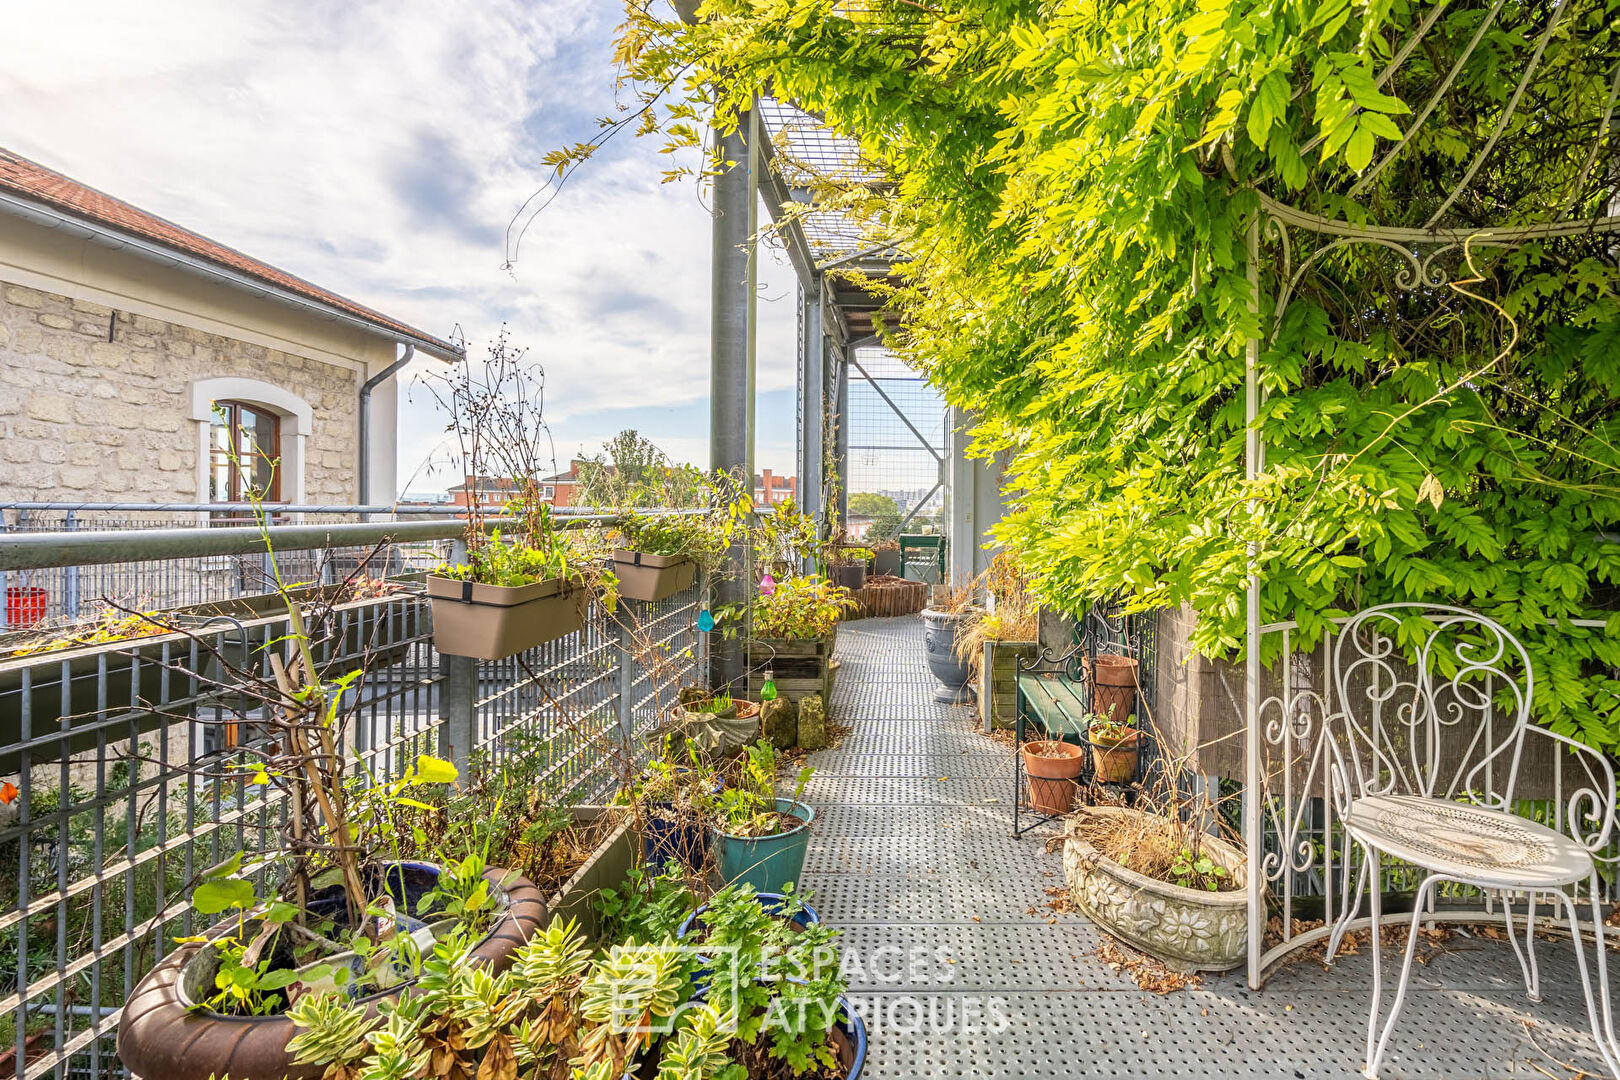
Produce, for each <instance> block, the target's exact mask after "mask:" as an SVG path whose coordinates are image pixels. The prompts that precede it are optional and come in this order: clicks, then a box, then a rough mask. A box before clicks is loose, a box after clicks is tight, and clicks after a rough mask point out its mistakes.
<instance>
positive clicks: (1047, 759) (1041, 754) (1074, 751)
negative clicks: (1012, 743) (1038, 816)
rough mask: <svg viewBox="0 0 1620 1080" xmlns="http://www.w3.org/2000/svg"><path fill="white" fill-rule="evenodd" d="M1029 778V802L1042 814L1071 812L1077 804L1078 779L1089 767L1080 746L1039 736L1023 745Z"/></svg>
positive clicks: (1026, 773) (1022, 750)
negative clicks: (1075, 803) (1086, 766)
mask: <svg viewBox="0 0 1620 1080" xmlns="http://www.w3.org/2000/svg"><path fill="white" fill-rule="evenodd" d="M1019 752H1020V753H1022V754H1023V756H1024V774H1025V776H1026V777H1027V778H1028V781H1029V802H1030V805H1031V806H1032V807H1034V808H1035V810H1036V811H1037V812H1038V813H1042V814H1067V813H1068V812H1069V811H1070V809H1072V808H1073V806H1074V796H1075V790H1076V785H1075V781H1076V780H1077V779H1078V778H1079V776H1080V773H1081V772H1082V771H1083V770H1084V769H1085V764H1086V759H1085V756H1084V754H1083V753H1082V752H1081V749H1080V747H1078V746H1075V745H1073V744H1072V743H1066V742H1063V741H1061V740H1053V739H1035V740H1031V741H1030V742H1027V743H1024V744H1023V745H1022V746H1021V747H1019Z"/></svg>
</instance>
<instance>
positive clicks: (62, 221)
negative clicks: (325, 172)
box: [0, 191, 465, 363]
mask: <svg viewBox="0 0 1620 1080" xmlns="http://www.w3.org/2000/svg"><path fill="white" fill-rule="evenodd" d="M0 210H6V211H9V212H11V213H15V214H16V215H17V216H18V217H21V218H24V219H26V220H29V221H32V222H34V223H35V224H38V225H43V226H44V227H46V228H48V229H67V230H69V231H70V232H76V233H79V234H80V235H82V236H84V237H86V238H88V239H90V240H93V241H95V242H96V243H99V244H103V245H105V246H107V247H111V248H128V249H129V250H131V251H133V252H135V253H136V254H138V255H141V256H143V257H145V258H149V259H153V260H155V261H157V262H163V263H168V264H169V265H171V266H176V267H179V268H180V269H182V270H187V271H190V272H192V273H196V274H202V275H203V276H205V277H210V278H213V279H214V280H215V281H217V282H219V283H221V284H223V285H227V286H230V287H231V288H234V289H239V290H241V291H244V292H247V293H249V294H251V295H252V296H254V297H256V298H258V299H261V300H271V301H274V302H277V303H281V304H285V305H288V306H290V307H295V308H299V309H301V310H303V311H306V312H310V313H313V314H315V315H318V316H320V317H321V318H324V319H329V320H331V321H333V322H340V323H345V324H347V325H349V326H353V327H355V328H356V329H359V330H363V331H365V332H366V333H368V334H374V335H381V336H384V337H390V338H393V339H395V340H398V339H399V338H401V337H405V338H407V339H408V340H409V343H410V344H412V345H416V346H419V347H420V348H421V349H422V351H423V352H425V353H427V354H428V355H430V356H436V357H438V358H439V359H441V360H448V361H451V362H452V363H453V362H455V361H458V360H462V359H464V358H465V354H463V353H459V352H456V351H455V350H454V349H447V348H446V347H445V345H444V343H442V342H439V341H436V340H434V339H432V338H429V337H425V336H423V337H418V336H415V335H409V334H404V333H403V332H401V331H399V330H396V329H393V328H390V327H385V326H381V325H379V324H377V323H374V322H371V321H369V320H367V319H362V318H361V317H359V316H358V315H353V314H351V313H349V312H347V311H343V310H341V309H339V308H334V307H331V306H330V305H327V304H323V303H321V302H320V301H318V300H312V299H310V298H309V297H307V296H302V295H300V294H298V293H295V292H293V291H291V290H290V289H283V288H279V287H277V286H275V285H272V284H270V283H269V282H266V281H260V280H259V279H257V278H254V277H251V276H249V275H247V274H243V273H238V272H237V271H234V270H230V269H227V268H226V267H223V266H219V265H217V264H216V263H211V262H209V261H208V260H206V259H201V258H198V257H197V256H195V255H190V254H187V253H186V252H183V251H176V250H174V249H172V248H168V247H165V246H163V245H162V244H158V243H155V242H153V241H149V240H143V239H141V238H140V237H136V236H131V235H129V234H127V233H124V232H121V231H119V230H118V229H114V228H111V227H110V226H106V225H101V224H98V223H97V222H94V221H87V220H85V219H84V218H80V217H75V216H74V215H72V214H68V213H65V212H63V211H59V210H55V209H52V208H51V207H49V206H46V205H43V204H41V203H37V202H35V201H33V200H32V199H26V198H23V197H22V196H19V195H15V194H13V193H11V192H9V191H0Z"/></svg>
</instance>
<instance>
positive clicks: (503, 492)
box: [444, 459, 584, 509]
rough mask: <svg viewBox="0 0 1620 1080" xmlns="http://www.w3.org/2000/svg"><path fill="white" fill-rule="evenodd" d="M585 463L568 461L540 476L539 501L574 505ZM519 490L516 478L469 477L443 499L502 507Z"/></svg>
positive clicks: (456, 503)
mask: <svg viewBox="0 0 1620 1080" xmlns="http://www.w3.org/2000/svg"><path fill="white" fill-rule="evenodd" d="M583 464H584V462H582V461H579V460H577V459H576V460H574V461H570V462H569V463H568V469H567V470H566V471H565V472H559V473H553V474H552V475H550V476H543V477H541V478H540V480H539V481H538V482H539V484H540V501H541V502H543V503H549V504H550V505H552V506H555V507H557V508H559V509H560V508H562V507H565V506H571V505H573V502H574V490H575V488H577V487H578V486H579V469H580V466H581V465H583ZM518 491H519V487H518V484H517V481H515V480H512V479H510V478H509V477H504V476H468V477H466V478H465V479H463V480H462V482H461V483H459V484H457V485H455V486H454V487H452V488H451V489H450V490H449V492H448V493H447V494H446V496H445V499H444V501H445V502H448V503H450V504H451V505H452V506H483V507H486V508H489V507H501V506H505V505H506V504H507V503H508V502H510V501H511V500H512V498H513V497H514V496H515V495H517V494H518Z"/></svg>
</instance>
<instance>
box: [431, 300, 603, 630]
mask: <svg viewBox="0 0 1620 1080" xmlns="http://www.w3.org/2000/svg"><path fill="white" fill-rule="evenodd" d="M428 385H429V387H430V389H431V391H432V393H433V396H434V399H435V400H436V401H437V403H438V405H439V407H440V408H441V409H443V410H444V411H445V412H447V413H448V414H449V416H450V429H451V431H452V432H454V433H455V435H456V438H457V442H458V446H459V450H460V457H461V461H462V462H463V464H464V466H465V468H466V470H467V471H468V483H467V485H466V486H467V490H468V496H469V497H468V506H467V519H466V527H465V529H464V540H465V546H466V561H465V562H464V563H458V564H450V563H445V564H442V565H440V566H439V567H438V568H437V569H436V570H434V572H433V573H432V574H430V575H428V580H427V590H428V596H429V597H430V598H431V599H432V601H433V643H434V645H435V646H436V647H437V648H438V650H439V651H440V652H441V653H446V654H448V655H451V656H472V657H477V658H478V659H482V660H499V659H502V658H504V657H507V656H511V655H512V654H513V653H517V652H521V651H522V650H524V649H527V648H531V647H533V646H535V645H539V644H541V643H542V642H546V641H550V640H553V639H555V638H559V637H562V636H564V635H565V634H570V633H573V632H574V631H576V630H579V629H580V628H581V626H583V625H584V619H585V608H586V605H587V604H588V603H589V601H590V598H591V592H592V591H593V590H594V591H600V592H601V593H602V597H603V602H604V605H605V606H606V607H608V608H610V609H611V608H612V607H613V605H614V602H615V600H616V597H617V584H618V583H617V579H616V578H614V576H613V574H612V573H611V572H607V571H604V570H603V569H602V567H601V566H600V564H599V563H598V562H597V561H596V560H595V559H593V558H590V557H587V556H582V555H581V554H580V553H578V552H575V551H573V550H572V548H571V545H570V544H569V543H568V541H567V539H566V538H565V537H564V536H562V535H561V532H560V530H559V529H558V527H557V522H556V521H555V519H554V517H553V516H552V512H551V507H550V506H549V505H548V504H547V503H546V501H545V499H544V497H543V485H542V483H541V481H542V480H543V479H544V477H545V476H546V475H547V474H548V473H551V472H554V471H555V470H556V461H555V458H554V457H552V455H551V435H550V432H549V430H548V429H547V428H546V425H545V419H544V415H543V404H544V399H545V373H544V371H543V370H542V369H541V368H540V367H539V365H537V364H531V363H528V362H526V361H525V360H524V352H523V350H521V349H516V348H513V347H512V346H511V345H510V344H509V343H508V342H507V338H506V332H505V330H504V329H503V330H502V332H501V335H500V337H499V338H498V339H497V340H496V342H495V344H494V345H492V346H490V350H489V356H488V358H487V359H486V360H485V361H484V364H483V368H482V371H481V372H475V371H474V369H473V368H472V366H471V365H470V364H469V363H463V364H458V365H456V366H455V367H454V368H453V369H452V370H451V371H450V372H448V373H446V374H441V375H436V376H433V377H432V378H430V379H429V380H428ZM486 486H487V487H488V488H489V489H491V490H493V491H496V492H498V493H499V495H500V500H499V503H498V504H497V503H493V502H486V501H485V499H484V497H483V494H482V493H483V491H484V490H485V488H486Z"/></svg>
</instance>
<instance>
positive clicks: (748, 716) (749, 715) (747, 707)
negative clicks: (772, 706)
mask: <svg viewBox="0 0 1620 1080" xmlns="http://www.w3.org/2000/svg"><path fill="white" fill-rule="evenodd" d="M733 704H735V705H736V706H737V719H739V720H752V719H753V718H754V717H756V716H758V715H759V702H757V701H734V702H733Z"/></svg>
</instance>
